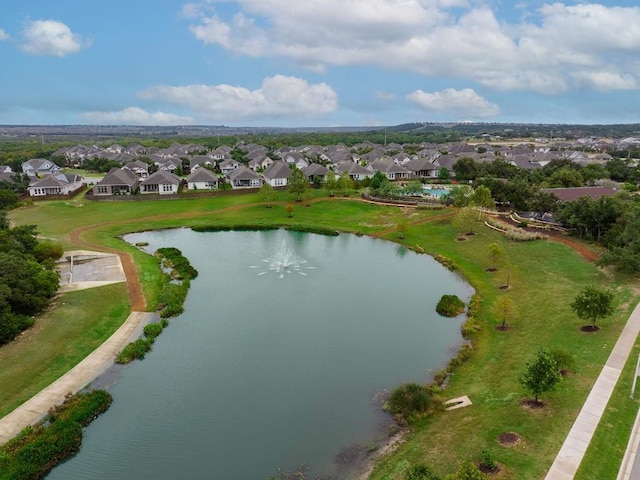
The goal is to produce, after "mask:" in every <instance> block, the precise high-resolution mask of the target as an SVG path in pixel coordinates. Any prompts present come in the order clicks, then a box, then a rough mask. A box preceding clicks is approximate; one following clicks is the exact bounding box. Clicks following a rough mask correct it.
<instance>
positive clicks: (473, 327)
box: [460, 317, 480, 339]
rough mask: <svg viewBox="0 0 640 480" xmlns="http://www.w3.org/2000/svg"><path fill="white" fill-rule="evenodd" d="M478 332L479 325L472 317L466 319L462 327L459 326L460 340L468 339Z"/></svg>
mask: <svg viewBox="0 0 640 480" xmlns="http://www.w3.org/2000/svg"><path fill="white" fill-rule="evenodd" d="M478 330H480V324H479V323H478V322H477V320H476V319H475V318H473V317H468V318H467V319H466V320H465V321H464V323H463V324H462V325H460V333H461V334H462V338H465V339H469V338H471V337H473V334H474V333H476V332H477V331H478Z"/></svg>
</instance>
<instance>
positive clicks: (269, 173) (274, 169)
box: [262, 160, 293, 187]
mask: <svg viewBox="0 0 640 480" xmlns="http://www.w3.org/2000/svg"><path fill="white" fill-rule="evenodd" d="M292 173H293V172H292V171H291V169H290V168H289V166H288V165H287V164H286V163H284V162H283V161H282V160H278V161H276V162H273V163H272V164H271V165H270V166H269V168H267V169H266V170H265V171H264V173H263V174H262V176H263V177H264V181H265V182H267V183H268V184H269V185H271V186H272V187H286V186H287V184H288V183H289V178H291V174H292Z"/></svg>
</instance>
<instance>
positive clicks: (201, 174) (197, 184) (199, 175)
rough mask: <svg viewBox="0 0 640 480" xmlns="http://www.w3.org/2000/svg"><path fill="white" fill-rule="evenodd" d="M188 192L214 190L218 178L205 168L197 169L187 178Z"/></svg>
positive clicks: (216, 186)
mask: <svg viewBox="0 0 640 480" xmlns="http://www.w3.org/2000/svg"><path fill="white" fill-rule="evenodd" d="M187 188H188V189H189V190H215V189H217V188H218V176H217V175H216V174H215V173H213V172H212V171H211V170H208V169H206V168H197V169H196V170H193V171H192V172H191V174H190V175H189V176H188V177H187Z"/></svg>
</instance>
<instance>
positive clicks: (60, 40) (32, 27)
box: [21, 20, 90, 57]
mask: <svg viewBox="0 0 640 480" xmlns="http://www.w3.org/2000/svg"><path fill="white" fill-rule="evenodd" d="M22 34H23V36H24V42H23V43H22V45H21V48H22V50H23V51H25V52H26V53H29V54H31V55H53V56H56V57H64V56H66V55H69V54H72V53H78V52H79V51H80V50H81V49H82V48H85V47H88V46H89V45H90V42H89V41H88V40H85V39H83V38H82V37H81V36H80V35H78V34H75V33H73V32H72V31H71V29H70V28H69V27H68V26H67V25H65V24H64V23H62V22H59V21H57V20H33V21H30V22H29V23H27V25H26V27H25V28H24V30H23V32H22Z"/></svg>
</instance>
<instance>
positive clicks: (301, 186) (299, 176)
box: [289, 168, 309, 202]
mask: <svg viewBox="0 0 640 480" xmlns="http://www.w3.org/2000/svg"><path fill="white" fill-rule="evenodd" d="M308 188H309V180H308V179H307V176H306V175H305V174H304V172H303V171H302V170H300V169H299V168H294V170H293V173H292V174H291V177H290V178H289V192H291V193H293V194H294V195H295V196H296V202H299V201H301V200H302V194H303V193H304V192H306V191H307V189H308Z"/></svg>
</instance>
